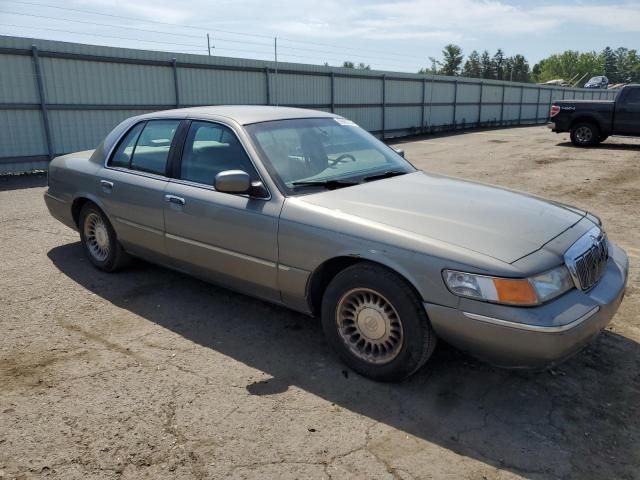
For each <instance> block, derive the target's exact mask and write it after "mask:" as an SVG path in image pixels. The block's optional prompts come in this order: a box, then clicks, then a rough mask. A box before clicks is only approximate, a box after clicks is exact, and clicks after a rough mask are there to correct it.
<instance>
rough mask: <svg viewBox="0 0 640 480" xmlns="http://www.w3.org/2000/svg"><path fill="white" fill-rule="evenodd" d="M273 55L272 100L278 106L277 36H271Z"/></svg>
mask: <svg viewBox="0 0 640 480" xmlns="http://www.w3.org/2000/svg"><path fill="white" fill-rule="evenodd" d="M273 55H274V57H275V60H276V66H275V84H274V94H273V97H274V100H275V104H276V107H277V106H278V37H273Z"/></svg>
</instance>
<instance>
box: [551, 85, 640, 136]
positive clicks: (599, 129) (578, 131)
mask: <svg viewBox="0 0 640 480" xmlns="http://www.w3.org/2000/svg"><path fill="white" fill-rule="evenodd" d="M548 126H549V128H550V129H551V130H552V131H553V132H556V133H560V132H571V142H572V143H573V144H574V145H576V146H578V147H592V146H594V145H597V144H598V143H600V142H602V141H604V140H605V139H606V138H607V137H608V136H609V135H626V136H640V85H627V86H626V87H624V88H623V89H622V90H620V92H619V93H618V95H617V96H616V99H615V100H608V101H607V100H557V101H555V102H553V103H552V104H551V112H550V118H549V124H548Z"/></svg>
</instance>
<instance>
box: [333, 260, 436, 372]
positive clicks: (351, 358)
mask: <svg viewBox="0 0 640 480" xmlns="http://www.w3.org/2000/svg"><path fill="white" fill-rule="evenodd" d="M322 326H323V329H324V333H325V335H326V337H327V340H328V342H329V344H330V345H331V347H332V348H333V349H334V350H335V351H336V352H337V353H338V354H339V355H340V357H341V358H342V360H343V361H344V362H345V363H346V364H347V365H348V366H349V367H351V368H352V369H353V370H355V371H356V372H358V373H360V374H362V375H364V376H366V377H369V378H372V379H374V380H382V381H397V380H402V379H403V378H405V377H408V376H409V375H411V374H413V373H414V372H416V371H417V370H418V369H419V368H420V367H422V366H423V365H424V364H425V363H426V361H427V360H428V359H429V357H430V356H431V354H432V352H433V349H434V348H435V344H436V337H435V335H434V333H433V330H432V329H431V325H430V324H429V320H428V319H427V315H426V313H425V310H424V307H423V305H422V302H421V301H420V298H419V297H418V296H417V295H416V293H415V292H414V291H413V289H412V288H411V287H410V286H409V285H408V284H407V283H406V282H405V280H404V279H403V278H401V277H400V276H399V275H397V274H395V273H394V272H391V271H390V270H387V269H386V268H383V267H381V266H378V265H376V264H372V263H359V264H356V265H353V266H351V267H349V268H347V269H345V270H343V271H342V272H340V273H339V274H338V275H336V277H335V278H334V279H333V280H332V281H331V283H330V284H329V286H328V287H327V290H326V292H325V294H324V297H323V300H322Z"/></svg>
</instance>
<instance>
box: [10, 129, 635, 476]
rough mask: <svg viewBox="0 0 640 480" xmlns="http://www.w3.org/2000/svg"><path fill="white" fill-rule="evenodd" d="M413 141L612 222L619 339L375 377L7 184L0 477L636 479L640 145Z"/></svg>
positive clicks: (29, 188)
mask: <svg viewBox="0 0 640 480" xmlns="http://www.w3.org/2000/svg"><path fill="white" fill-rule="evenodd" d="M400 144H401V147H402V148H404V149H405V150H406V154H407V158H409V159H410V160H411V161H413V162H414V163H415V164H416V165H417V166H419V167H421V168H423V169H426V170H430V171H433V172H440V173H444V174H450V175H455V176H460V177H464V178H468V179H473V180H478V181H481V182H486V183H492V184H498V185H502V186H506V187H510V188H514V189H519V190H524V191H527V192H532V193H535V194H539V195H542V196H544V197H548V198H551V199H554V200H559V201H563V202H567V203H570V204H575V205H577V206H580V207H583V208H586V209H588V210H590V211H593V212H594V213H596V214H597V215H599V216H601V217H602V219H603V221H604V223H605V226H606V227H607V230H608V233H609V235H610V238H611V239H613V240H614V241H615V242H617V243H619V244H620V245H621V246H622V247H624V248H625V249H626V250H627V252H628V253H629V256H630V259H631V265H632V266H631V273H630V279H629V280H630V284H629V288H628V292H627V296H626V298H625V300H624V302H623V303H622V306H621V308H620V311H619V312H618V314H617V315H616V317H615V319H614V321H613V322H612V324H611V325H610V327H609V328H608V329H607V331H606V332H605V333H603V334H602V335H601V336H600V337H599V338H598V339H597V340H596V341H595V343H594V344H593V345H591V346H590V347H588V348H587V349H586V350H584V351H583V352H581V353H580V354H578V355H577V356H575V357H574V358H572V359H571V360H569V361H568V362H567V363H564V364H562V365H561V366H560V367H558V368H556V369H553V370H546V371H542V372H514V371H506V370H500V369H496V368H493V367H491V366H488V365H486V364H483V363H481V362H478V361H476V360H474V359H472V358H470V357H468V356H466V355H463V354H461V353H459V352H457V351H455V350H454V349H452V348H450V347H447V346H446V345H443V344H442V343H441V344H440V345H439V346H438V349H437V351H436V353H435V355H434V357H433V358H432V360H431V361H430V362H429V363H428V365H427V367H426V368H424V369H423V370H422V371H421V372H419V373H418V374H417V375H415V376H414V377H412V378H411V379H410V380H408V381H406V382H403V383H400V384H391V385H390V384H382V383H375V382H372V381H369V380H366V379H364V378H361V377H359V376H358V375H356V374H354V373H352V372H350V371H348V370H347V369H346V368H345V367H344V366H343V365H342V364H341V363H340V362H339V361H338V360H337V359H336V357H335V356H334V355H333V354H332V353H331V352H330V351H329V350H328V347H327V345H326V344H325V342H324V340H323V338H322V334H321V328H320V326H319V324H318V323H317V322H316V321H314V320H312V319H309V318H307V317H304V316H302V315H299V314H296V313H293V312H290V311H287V310H285V309H282V308H279V307H276V306H273V305H269V304H266V303H263V302H261V301H257V300H253V299H251V298H248V297H244V296H241V295H238V294H235V293H232V292H229V291H227V290H223V289H220V288H217V287H214V286H211V285H208V284H205V283H203V282H200V281H198V280H194V279H191V278H188V277H186V276H184V275H181V274H178V273H174V272H171V271H168V270H165V269H163V268H160V267H156V266H152V265H149V264H146V263H143V262H137V263H135V264H134V265H133V266H132V267H131V268H129V269H128V270H126V271H124V272H122V273H118V274H114V275H107V274H103V273H100V272H98V271H96V270H95V269H93V268H92V267H91V266H90V264H89V262H88V261H87V260H86V259H85V258H84V256H83V252H82V250H81V247H80V244H79V241H78V235H77V233H75V232H73V231H71V230H69V229H68V228H66V227H64V226H63V225H61V224H59V223H57V222H56V221H55V220H53V219H52V218H51V217H50V216H49V215H48V213H47V211H46V208H45V205H44V202H43V200H42V194H43V192H44V190H45V187H44V185H45V182H46V180H45V179H44V178H43V177H33V176H32V177H21V178H14V179H11V180H7V179H0V479H3V480H4V479H9V478H60V479H81V478H82V479H84V478H97V479H119V478H150V479H164V478H180V479H191V478H195V479H205V478H227V477H230V478H255V479H265V478H283V479H294V478H299V479H305V478H336V479H338V478H340V479H342V478H366V479H378V478H379V479H384V478H399V479H430V478H433V479H440V478H445V479H476V480H483V479H512V478H532V479H548V478H561V479H570V478H571V479H573V478H576V479H598V480H600V479H634V478H637V479H640V446H639V443H640V318H639V313H640V283H639V280H640V278H639V277H640V269H639V268H638V264H639V263H640V213H639V212H640V141H638V140H633V139H609V140H607V141H606V142H605V143H604V144H603V145H602V146H600V147H599V148H595V149H590V150H580V149H576V148H573V147H571V146H570V144H569V143H568V138H567V135H554V134H552V133H550V132H549V131H547V130H546V129H545V128H544V127H526V128H512V129H506V130H495V131H475V132H469V133H465V134H456V135H446V136H436V137H433V136H432V137H423V138H415V139H411V140H410V141H403V142H400Z"/></svg>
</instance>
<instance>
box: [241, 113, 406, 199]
mask: <svg viewBox="0 0 640 480" xmlns="http://www.w3.org/2000/svg"><path fill="white" fill-rule="evenodd" d="M246 130H247V131H248V132H249V134H250V135H251V137H252V139H253V141H254V143H255V145H256V146H257V147H258V151H259V153H260V155H261V156H262V158H263V161H264V163H265V165H266V166H267V169H268V170H269V171H270V173H271V175H272V176H273V177H274V180H275V181H276V183H278V184H279V186H280V188H281V189H282V190H283V191H284V192H285V193H287V194H290V195H295V194H298V193H306V192H308V191H309V190H310V189H318V188H337V187H339V186H349V185H355V184H357V183H360V182H362V181H370V180H371V179H372V178H370V177H375V176H376V175H379V176H380V177H379V178H385V175H384V174H387V176H391V175H394V174H395V175H400V174H403V173H409V172H414V171H415V168H414V167H413V166H412V165H411V164H410V163H409V162H407V161H406V160H405V159H404V158H402V157H401V156H400V155H398V154H397V153H396V152H395V151H394V150H392V149H391V148H389V147H388V146H386V145H385V144H384V143H382V142H381V141H379V140H378V139H376V138H375V137H374V136H372V135H371V134H369V133H367V132H365V131H364V130H363V129H361V128H360V127H358V126H357V125H356V124H355V123H353V122H351V121H350V120H346V119H344V118H305V119H295V120H277V121H272V122H263V123H255V124H253V125H248V126H246ZM376 179H377V178H376Z"/></svg>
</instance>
